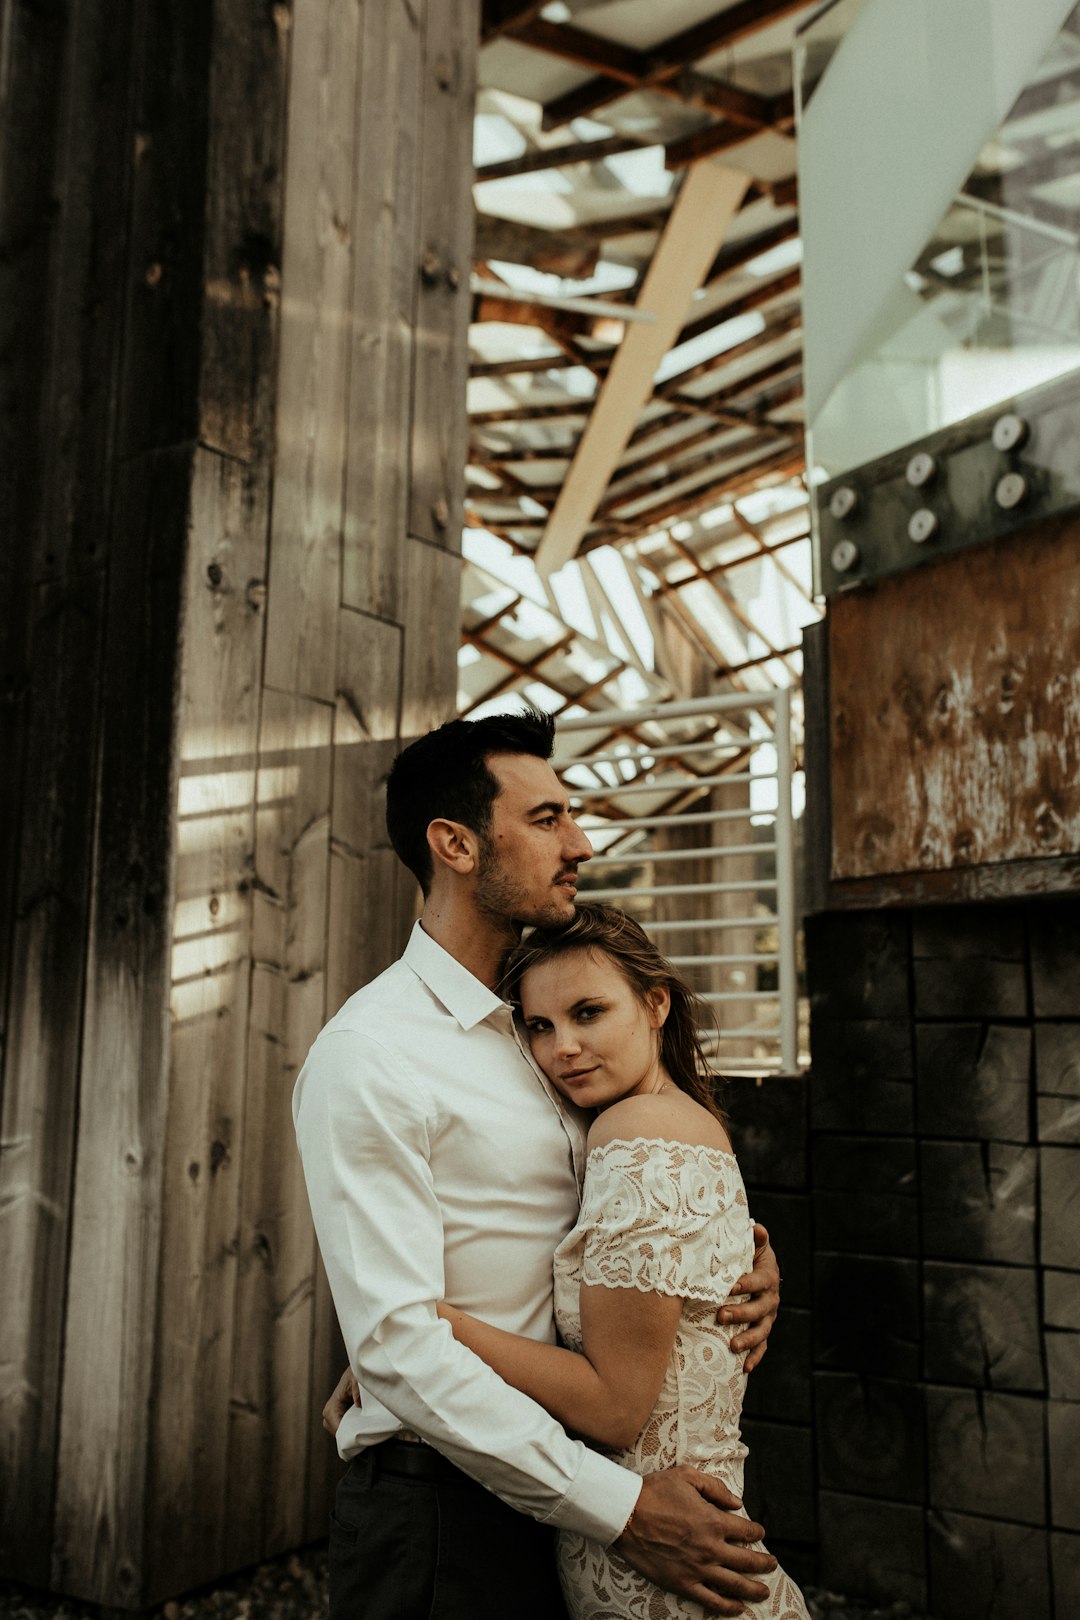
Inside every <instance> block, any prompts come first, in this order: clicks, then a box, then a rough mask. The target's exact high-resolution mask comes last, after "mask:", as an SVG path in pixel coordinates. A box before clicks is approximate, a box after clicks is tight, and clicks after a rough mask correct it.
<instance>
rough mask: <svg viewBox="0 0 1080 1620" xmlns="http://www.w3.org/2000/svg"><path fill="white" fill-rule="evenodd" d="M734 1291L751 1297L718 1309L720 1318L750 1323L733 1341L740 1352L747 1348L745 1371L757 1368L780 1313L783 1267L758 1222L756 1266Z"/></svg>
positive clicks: (738, 1353) (722, 1320) (733, 1347)
mask: <svg viewBox="0 0 1080 1620" xmlns="http://www.w3.org/2000/svg"><path fill="white" fill-rule="evenodd" d="M731 1292H732V1293H733V1294H749V1295H750V1298H749V1299H745V1300H743V1301H742V1302H741V1303H740V1304H737V1305H724V1306H723V1307H722V1308H721V1309H720V1310H719V1311H718V1312H717V1320H718V1321H720V1322H746V1323H747V1324H748V1326H747V1327H746V1328H745V1330H744V1331H743V1332H742V1333H739V1334H737V1335H736V1337H735V1338H734V1339H732V1341H731V1348H732V1350H733V1351H734V1352H735V1354H736V1355H742V1353H743V1351H744V1350H745V1351H746V1352H747V1355H746V1360H745V1361H744V1362H743V1372H747V1373H749V1372H753V1370H754V1368H755V1367H756V1366H757V1365H758V1363H759V1362H760V1361H761V1358H762V1357H763V1356H764V1354H765V1352H766V1350H767V1349H768V1348H769V1346H768V1338H769V1334H770V1333H771V1332H772V1329H773V1323H774V1322H775V1321H776V1313H777V1311H778V1310H779V1309H780V1267H779V1264H778V1263H777V1259H776V1255H775V1254H774V1253H773V1249H772V1244H771V1243H770V1242H769V1234H768V1232H767V1231H766V1230H765V1228H764V1227H763V1226H762V1225H760V1224H759V1223H758V1222H755V1223H754V1267H753V1270H752V1271H747V1272H745V1273H744V1274H743V1276H741V1277H740V1278H739V1280H738V1282H737V1283H736V1284H735V1286H734V1288H733V1289H732V1290H731Z"/></svg>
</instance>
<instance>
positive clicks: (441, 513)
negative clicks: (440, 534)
mask: <svg viewBox="0 0 1080 1620" xmlns="http://www.w3.org/2000/svg"><path fill="white" fill-rule="evenodd" d="M431 515H432V517H433V518H434V519H435V522H436V524H437V525H438V527H439V528H440V529H445V528H446V525H447V524H448V523H449V522H450V508H449V506H448V505H447V504H446V501H445V499H444V497H443V496H442V495H440V496H439V498H438V500H437V501H433V502H432V503H431Z"/></svg>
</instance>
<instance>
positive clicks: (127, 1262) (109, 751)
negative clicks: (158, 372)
mask: <svg viewBox="0 0 1080 1620" xmlns="http://www.w3.org/2000/svg"><path fill="white" fill-rule="evenodd" d="M190 465H191V453H190V450H188V449H182V450H178V451H174V452H171V453H157V454H152V455H150V456H145V457H138V458H135V459H134V460H132V461H130V462H128V463H126V464H125V465H124V466H123V467H122V468H121V469H120V471H119V473H118V476H117V498H116V506H115V523H114V529H113V533H112V536H111V542H110V543H111V547H112V552H113V559H114V566H113V568H112V569H111V571H110V579H109V596H108V619H107V623H108V634H107V642H106V651H105V675H104V684H103V702H102V725H101V729H100V743H99V747H100V766H99V782H100V787H99V794H98V813H97V833H96V839H95V845H94V856H93V874H94V875H93V899H92V908H91V924H90V947H89V965H88V971H87V993H86V1015H85V1019H84V1025H83V1037H82V1050H81V1073H82V1081H81V1088H80V1101H79V1134H78V1144H77V1152H76V1161H75V1181H74V1191H73V1199H72V1217H71V1232H72V1235H71V1247H70V1260H69V1281H68V1295H67V1311H66V1318H65V1327H64V1333H65V1356H64V1367H63V1382H62V1389H61V1402H60V1438H59V1450H58V1463H57V1492H56V1512H55V1529H54V1540H53V1550H52V1568H51V1577H50V1582H51V1584H52V1585H53V1586H54V1587H55V1588H56V1589H58V1590H60V1591H63V1592H72V1591H75V1592H79V1593H81V1594H82V1595H84V1596H86V1597H88V1598H91V1599H97V1600H98V1601H102V1602H109V1603H117V1602H121V1603H127V1604H129V1605H136V1604H138V1602H139V1601H140V1594H141V1592H142V1591H143V1585H144V1574H145V1567H144V1557H143V1554H144V1541H143V1514H144V1505H145V1502H146V1497H147V1458H148V1454H149V1428H150V1412H151V1404H152V1403H151V1367H152V1363H153V1341H154V1333H155V1321H156V1315H155V1311H156V1300H157V1280H158V1238H159V1231H160V1214H161V1164H162V1144H163V1141H164V1126H165V1102H166V1090H167V1082H166V1073H167V1045H166V1020H165V1009H166V1008H167V1005H168V927H169V903H170V889H171V878H172V870H171V868H172V848H173V837H174V824H175V802H174V801H175V794H174V792H173V788H172V780H173V778H172V760H173V748H174V736H173V731H174V727H173V706H174V698H175V693H176V687H177V680H178V675H179V671H178V668H177V646H176V626H177V624H178V623H179V620H180V596H181V582H180V569H181V559H182V556H183V549H184V548H183V518H184V514H185V512H186V510H187V503H188V493H189V483H190Z"/></svg>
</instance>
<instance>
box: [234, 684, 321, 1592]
mask: <svg viewBox="0 0 1080 1620" xmlns="http://www.w3.org/2000/svg"><path fill="white" fill-rule="evenodd" d="M333 719H334V711H333V709H331V708H330V706H329V705H328V704H321V703H316V702H314V701H313V700H312V699H310V698H302V697H296V696H288V695H286V694H283V693H277V692H267V693H266V695H265V698H264V703H263V715H262V726H261V735H260V744H259V777H258V811H257V817H256V840H255V884H254V889H255V894H254V908H255V915H254V930H253V947H252V955H253V984H252V1010H251V1041H250V1049H249V1054H248V1080H247V1089H248V1096H249V1099H250V1106H249V1107H248V1109H247V1111H246V1114H245V1128H244V1152H243V1164H244V1169H243V1189H242V1203H241V1210H240V1275H239V1283H238V1287H237V1295H236V1330H235V1349H234V1354H233V1393H232V1401H231V1407H230V1413H229V1426H230V1434H229V1480H230V1483H229V1511H230V1518H231V1526H230V1535H229V1540H230V1557H231V1559H232V1560H233V1561H234V1562H236V1563H238V1564H243V1563H253V1562H255V1561H256V1560H257V1559H259V1558H260V1557H264V1556H266V1555H267V1554H269V1553H272V1552H278V1551H281V1550H283V1549H286V1548H289V1547H297V1546H300V1545H301V1544H302V1543H303V1541H304V1540H305V1539H306V1526H305V1506H306V1504H305V1500H304V1493H303V1492H302V1491H301V1490H299V1489H298V1488H297V1486H298V1482H299V1481H301V1480H302V1479H303V1478H304V1474H305V1470H306V1466H307V1449H308V1436H309V1427H310V1423H309V1413H308V1408H307V1402H306V1400H305V1398H304V1396H305V1392H306V1391H307V1389H308V1387H309V1385H310V1382H311V1367H310V1359H311V1336H312V1333H311V1329H312V1299H313V1294H314V1289H315V1277H314V1265H315V1242H314V1235H313V1233H312V1229H311V1223H310V1220H309V1219H308V1215H307V1200H306V1195H305V1189H304V1178H303V1169H302V1166H301V1163H300V1156H299V1154H298V1153H297V1151H296V1142H295V1139H294V1135H293V1126H292V1114H291V1107H290V1104H291V1099H292V1088H293V1083H294V1081H295V1079H296V1075H297V1073H298V1071H299V1068H300V1065H301V1063H302V1062H303V1060H304V1057H305V1055H306V1053H307V1049H308V1047H309V1046H310V1045H311V1042H312V1041H313V1040H314V1039H315V1036H316V1035H317V1034H318V1032H319V1029H320V1028H321V1026H322V1024H323V1021H324V1019H325V1015H326V1014H325V986H326V908H327V885H328V870H327V869H328V860H329V834H330V783H331V741H332V727H333Z"/></svg>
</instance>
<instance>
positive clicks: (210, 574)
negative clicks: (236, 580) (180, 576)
mask: <svg viewBox="0 0 1080 1620" xmlns="http://www.w3.org/2000/svg"><path fill="white" fill-rule="evenodd" d="M206 578H207V581H208V583H209V585H210V587H211V589H212V590H215V591H216V590H218V589H219V588H220V586H221V582H222V580H223V579H224V578H225V575H224V573H223V571H222V568H221V564H220V563H216V562H212V563H211V564H210V566H209V567H208V568H207V570H206Z"/></svg>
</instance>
